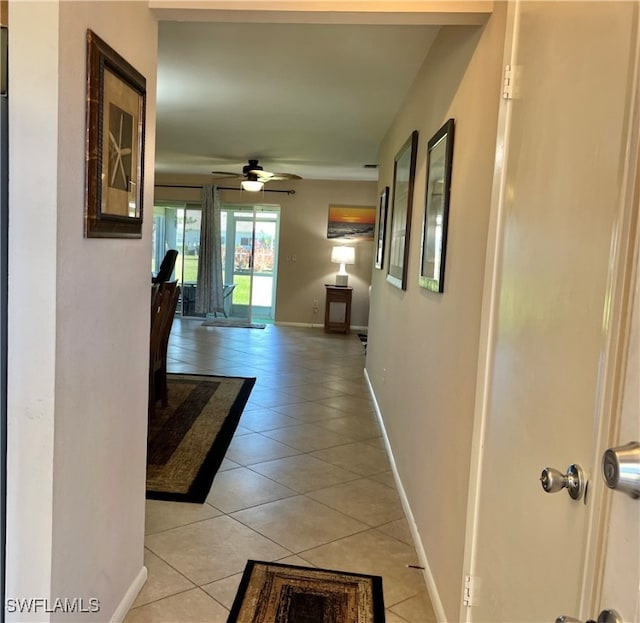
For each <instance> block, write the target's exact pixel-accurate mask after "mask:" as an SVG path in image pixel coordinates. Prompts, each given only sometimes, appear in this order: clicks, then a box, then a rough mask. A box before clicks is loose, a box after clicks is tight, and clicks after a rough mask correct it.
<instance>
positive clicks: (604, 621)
mask: <svg viewBox="0 0 640 623" xmlns="http://www.w3.org/2000/svg"><path fill="white" fill-rule="evenodd" d="M556 623H582V621H580V619H574V618H573V617H569V616H567V615H565V614H563V615H562V616H559V617H558V618H557V619H556ZM585 623H622V619H621V618H620V615H619V614H618V613H617V612H616V611H615V610H603V611H602V612H601V613H600V614H599V616H598V620H597V621H594V620H593V619H589V620H587V621H585Z"/></svg>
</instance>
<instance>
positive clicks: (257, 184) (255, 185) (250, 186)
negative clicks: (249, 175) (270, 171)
mask: <svg viewBox="0 0 640 623" xmlns="http://www.w3.org/2000/svg"><path fill="white" fill-rule="evenodd" d="M240 186H242V190H248V191H249V192H251V193H257V192H258V191H259V190H262V187H263V186H264V182H261V181H260V180H242V181H241V182H240Z"/></svg>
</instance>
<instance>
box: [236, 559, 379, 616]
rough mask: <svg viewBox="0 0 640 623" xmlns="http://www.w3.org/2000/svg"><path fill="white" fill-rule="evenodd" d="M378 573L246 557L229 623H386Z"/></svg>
mask: <svg viewBox="0 0 640 623" xmlns="http://www.w3.org/2000/svg"><path fill="white" fill-rule="evenodd" d="M384 620H385V616H384V600H383V597H382V578H381V577H380V576H377V575H362V574H359V573H344V572H342V571H329V570H327V569H313V568H309V567H296V566H293V565H283V564H279V563H275V562H260V561H257V560H249V561H248V562H247V566H246V567H245V570H244V574H243V576H242V580H241V582H240V587H239V588H238V593H237V594H236V598H235V601H234V603H233V606H232V607H231V612H230V613H229V618H228V619H227V623H384Z"/></svg>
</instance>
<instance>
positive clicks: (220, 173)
mask: <svg viewBox="0 0 640 623" xmlns="http://www.w3.org/2000/svg"><path fill="white" fill-rule="evenodd" d="M211 175H216V176H219V177H244V175H243V174H242V173H231V171H211Z"/></svg>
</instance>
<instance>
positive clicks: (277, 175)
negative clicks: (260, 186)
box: [269, 173, 302, 180]
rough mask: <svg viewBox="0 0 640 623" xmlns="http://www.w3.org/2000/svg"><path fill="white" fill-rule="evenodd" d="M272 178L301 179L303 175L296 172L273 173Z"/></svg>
mask: <svg viewBox="0 0 640 623" xmlns="http://www.w3.org/2000/svg"><path fill="white" fill-rule="evenodd" d="M269 179H271V180H301V179H302V177H301V176H300V175H296V174H295V173H272V174H271V177H270V178H269Z"/></svg>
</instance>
